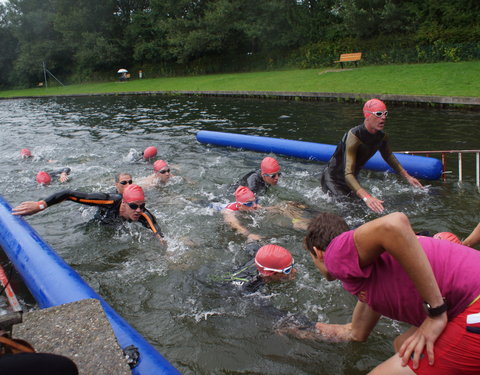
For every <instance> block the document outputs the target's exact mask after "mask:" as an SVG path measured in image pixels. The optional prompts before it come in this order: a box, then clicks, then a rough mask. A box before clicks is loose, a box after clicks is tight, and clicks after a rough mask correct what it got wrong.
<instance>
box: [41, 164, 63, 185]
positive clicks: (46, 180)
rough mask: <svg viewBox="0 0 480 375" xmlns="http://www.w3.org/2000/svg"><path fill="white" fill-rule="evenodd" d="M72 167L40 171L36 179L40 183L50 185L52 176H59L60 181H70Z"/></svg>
mask: <svg viewBox="0 0 480 375" xmlns="http://www.w3.org/2000/svg"><path fill="white" fill-rule="evenodd" d="M70 171H71V169H70V168H68V167H65V168H62V169H59V170H56V171H53V172H45V171H40V172H38V173H37V176H36V178H35V180H36V181H37V182H38V183H39V184H40V185H48V184H50V182H52V177H58V181H60V183H64V182H67V181H68V175H69V174H70Z"/></svg>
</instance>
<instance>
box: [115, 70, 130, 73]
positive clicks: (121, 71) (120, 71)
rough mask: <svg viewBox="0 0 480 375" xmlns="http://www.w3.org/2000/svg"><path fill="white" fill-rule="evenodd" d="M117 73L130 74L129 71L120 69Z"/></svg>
mask: <svg viewBox="0 0 480 375" xmlns="http://www.w3.org/2000/svg"><path fill="white" fill-rule="evenodd" d="M117 73H128V70H127V69H118V72H117Z"/></svg>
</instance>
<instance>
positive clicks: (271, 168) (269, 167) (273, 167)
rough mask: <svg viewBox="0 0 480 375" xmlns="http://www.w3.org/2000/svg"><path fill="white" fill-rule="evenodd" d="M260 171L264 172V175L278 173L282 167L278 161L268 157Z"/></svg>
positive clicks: (263, 161) (261, 165)
mask: <svg viewBox="0 0 480 375" xmlns="http://www.w3.org/2000/svg"><path fill="white" fill-rule="evenodd" d="M260 169H261V170H262V174H265V173H268V174H270V173H277V172H278V171H279V170H280V165H279V164H278V161H277V160H275V159H274V158H271V157H270V156H267V157H266V158H265V159H263V160H262V163H261V164H260Z"/></svg>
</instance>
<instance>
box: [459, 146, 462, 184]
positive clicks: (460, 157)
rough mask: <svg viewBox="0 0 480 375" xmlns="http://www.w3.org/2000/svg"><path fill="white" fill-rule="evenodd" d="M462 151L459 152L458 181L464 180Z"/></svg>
mask: <svg viewBox="0 0 480 375" xmlns="http://www.w3.org/2000/svg"><path fill="white" fill-rule="evenodd" d="M462 174H463V173H462V153H461V152H459V153H458V182H462Z"/></svg>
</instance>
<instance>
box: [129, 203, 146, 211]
mask: <svg viewBox="0 0 480 375" xmlns="http://www.w3.org/2000/svg"><path fill="white" fill-rule="evenodd" d="M127 204H128V207H130V208H131V209H132V210H136V209H137V208H139V207H140V210H142V211H145V203H142V204H136V203H127Z"/></svg>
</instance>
